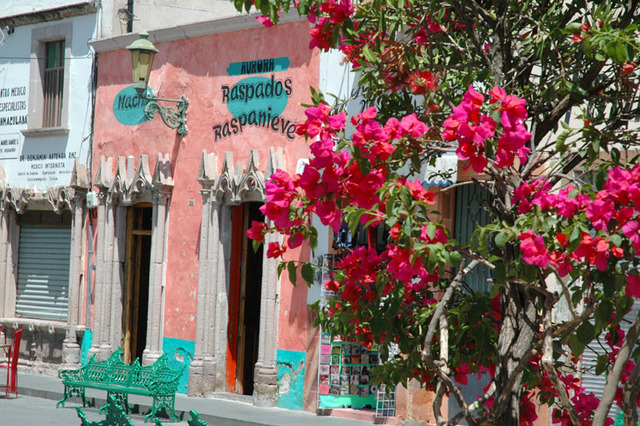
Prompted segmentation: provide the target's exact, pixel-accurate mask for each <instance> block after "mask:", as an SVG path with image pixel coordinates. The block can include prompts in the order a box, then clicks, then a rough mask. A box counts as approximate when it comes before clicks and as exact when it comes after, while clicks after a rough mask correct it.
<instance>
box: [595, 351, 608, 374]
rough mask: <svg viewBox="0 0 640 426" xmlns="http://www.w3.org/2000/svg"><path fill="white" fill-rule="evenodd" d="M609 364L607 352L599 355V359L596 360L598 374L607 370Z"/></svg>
mask: <svg viewBox="0 0 640 426" xmlns="http://www.w3.org/2000/svg"><path fill="white" fill-rule="evenodd" d="M607 365H608V358H607V354H602V355H598V361H597V362H596V375H598V376H599V375H600V374H602V373H604V372H605V370H606V369H607Z"/></svg>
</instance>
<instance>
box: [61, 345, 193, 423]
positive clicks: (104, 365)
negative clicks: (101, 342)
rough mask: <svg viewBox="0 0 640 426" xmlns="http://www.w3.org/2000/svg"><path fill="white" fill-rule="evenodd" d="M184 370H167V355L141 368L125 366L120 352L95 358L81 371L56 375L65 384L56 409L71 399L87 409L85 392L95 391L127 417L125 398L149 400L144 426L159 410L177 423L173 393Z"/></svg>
mask: <svg viewBox="0 0 640 426" xmlns="http://www.w3.org/2000/svg"><path fill="white" fill-rule="evenodd" d="M185 367H186V366H184V367H183V368H182V369H181V370H180V371H177V370H174V369H172V368H171V367H169V364H168V361H167V356H166V354H163V355H162V356H161V357H160V358H159V359H158V360H157V361H156V362H155V363H153V364H152V365H149V366H141V365H140V362H139V360H138V359H136V360H135V361H134V362H133V364H131V365H129V364H126V363H124V362H123V361H122V352H121V349H120V348H118V349H117V350H116V351H115V352H113V353H112V354H111V356H109V358H108V359H106V360H103V361H96V359H95V355H94V356H93V357H91V359H90V360H89V362H87V364H86V365H85V366H83V367H81V368H78V369H66V370H60V371H59V372H58V377H59V378H60V379H62V383H63V384H64V396H63V397H62V399H61V400H60V401H58V403H57V404H56V407H58V406H60V405H62V406H63V407H64V404H65V402H66V400H67V398H69V397H72V396H78V397H80V398H82V406H83V407H85V406H86V405H87V399H86V395H85V389H98V390H105V391H107V398H113V400H114V401H116V403H118V404H120V405H122V406H123V407H124V409H125V411H126V412H127V413H128V412H129V410H130V407H129V398H128V395H130V394H131V395H141V396H150V397H152V398H153V404H152V407H151V412H150V413H149V414H148V415H147V416H145V420H144V421H145V423H146V422H147V420H148V419H149V418H153V417H155V416H156V414H157V412H158V411H159V410H160V409H162V408H165V409H167V410H168V411H169V414H170V416H171V418H172V419H177V418H178V416H176V414H175V397H176V390H177V389H178V384H179V382H180V377H181V376H182V373H183V372H184V368H185ZM105 407H106V405H105ZM105 407H103V408H101V409H100V411H103V410H104V408H105Z"/></svg>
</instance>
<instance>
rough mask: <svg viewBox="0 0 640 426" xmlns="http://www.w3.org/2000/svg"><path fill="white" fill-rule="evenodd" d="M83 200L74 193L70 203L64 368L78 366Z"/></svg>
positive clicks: (81, 194)
mask: <svg viewBox="0 0 640 426" xmlns="http://www.w3.org/2000/svg"><path fill="white" fill-rule="evenodd" d="M84 200H85V193H84V192H82V191H76V192H75V193H74V197H73V201H72V203H71V209H72V215H71V259H70V264H69V307H68V314H67V330H66V335H65V339H64V341H63V342H62V363H63V364H64V365H65V368H74V367H77V366H79V365H80V345H79V344H78V339H77V335H76V332H77V327H78V320H79V316H80V311H81V308H80V297H79V294H80V284H81V282H82V277H83V273H82V259H83V256H82V252H83V247H84V244H83V241H84V233H83V231H84V213H85V211H84Z"/></svg>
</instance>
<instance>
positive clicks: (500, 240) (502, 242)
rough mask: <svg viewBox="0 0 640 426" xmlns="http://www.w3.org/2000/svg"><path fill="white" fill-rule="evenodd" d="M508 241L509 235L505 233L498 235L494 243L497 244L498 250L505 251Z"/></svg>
mask: <svg viewBox="0 0 640 426" xmlns="http://www.w3.org/2000/svg"><path fill="white" fill-rule="evenodd" d="M508 239H509V238H508V237H507V234H505V233H504V232H499V233H498V235H496V237H495V239H494V242H495V243H496V246H497V247H498V248H501V249H503V248H504V247H505V246H506V245H507V241H508Z"/></svg>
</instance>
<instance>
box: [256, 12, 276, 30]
mask: <svg viewBox="0 0 640 426" xmlns="http://www.w3.org/2000/svg"><path fill="white" fill-rule="evenodd" d="M278 16H280V12H278ZM256 21H258V22H260V23H261V24H262V25H264V26H265V27H267V28H270V27H273V22H271V18H270V17H268V16H258V17H256Z"/></svg>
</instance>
